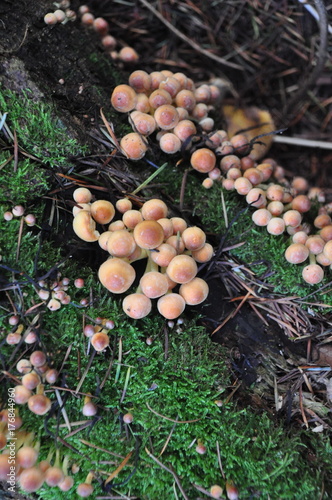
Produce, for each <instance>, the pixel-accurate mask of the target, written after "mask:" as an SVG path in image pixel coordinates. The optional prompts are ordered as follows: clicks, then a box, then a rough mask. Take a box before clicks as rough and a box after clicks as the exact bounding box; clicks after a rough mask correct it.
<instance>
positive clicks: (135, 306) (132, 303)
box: [122, 293, 152, 319]
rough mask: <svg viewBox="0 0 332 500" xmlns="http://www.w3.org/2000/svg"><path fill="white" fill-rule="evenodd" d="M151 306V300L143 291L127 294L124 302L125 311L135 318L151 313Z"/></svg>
mask: <svg viewBox="0 0 332 500" xmlns="http://www.w3.org/2000/svg"><path fill="white" fill-rule="evenodd" d="M151 308H152V303H151V300H150V299H149V297H147V296H146V295H144V294H143V293H132V294H130V295H127V296H126V297H125V298H124V299H123V302H122V309H123V311H124V312H125V313H126V314H127V315H128V316H129V317H130V318H133V319H141V318H144V317H145V316H147V315H148V314H149V313H150V311H151Z"/></svg>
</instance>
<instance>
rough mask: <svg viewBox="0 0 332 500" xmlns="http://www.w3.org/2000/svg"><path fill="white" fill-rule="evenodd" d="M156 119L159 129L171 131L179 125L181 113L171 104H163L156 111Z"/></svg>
mask: <svg viewBox="0 0 332 500" xmlns="http://www.w3.org/2000/svg"><path fill="white" fill-rule="evenodd" d="M154 119H155V120H156V123H157V125H158V127H159V128H161V129H162V130H170V129H172V128H174V127H175V126H176V125H177V124H178V123H179V113H178V112H177V110H176V108H175V107H174V106H172V105H171V104H163V105H162V106H159V107H158V108H157V109H156V111H155V113H154Z"/></svg>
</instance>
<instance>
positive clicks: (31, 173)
mask: <svg viewBox="0 0 332 500" xmlns="http://www.w3.org/2000/svg"><path fill="white" fill-rule="evenodd" d="M11 158H12V156H11V155H10V153H9V152H8V151H6V152H3V153H2V154H1V153H0V168H1V166H2V168H1V170H0V184H1V186H2V189H1V192H0V203H6V204H10V205H16V204H21V203H23V204H24V203H26V202H27V201H29V200H31V198H32V197H33V198H37V197H39V196H42V195H44V194H45V193H46V192H47V191H48V189H49V173H48V172H47V171H46V170H45V169H43V168H41V166H40V165H39V164H38V163H37V162H34V161H32V160H30V159H25V160H22V161H19V162H18V165H17V170H16V171H15V164H14V160H13V159H11ZM8 208H11V206H9V207H8Z"/></svg>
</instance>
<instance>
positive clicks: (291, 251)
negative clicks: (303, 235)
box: [285, 243, 309, 264]
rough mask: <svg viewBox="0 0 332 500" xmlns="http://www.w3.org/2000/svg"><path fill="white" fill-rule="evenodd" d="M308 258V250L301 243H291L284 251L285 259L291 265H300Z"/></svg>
mask: <svg viewBox="0 0 332 500" xmlns="http://www.w3.org/2000/svg"><path fill="white" fill-rule="evenodd" d="M308 257H309V249H308V248H307V247H306V246H305V245H303V244H302V243H292V244H291V245H289V247H288V248H287V249H286V251H285V259H286V260H287V262H290V263H291V264H301V262H304V261H305V260H307V258H308Z"/></svg>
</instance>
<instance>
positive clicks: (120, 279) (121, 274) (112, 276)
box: [98, 257, 136, 293]
mask: <svg viewBox="0 0 332 500" xmlns="http://www.w3.org/2000/svg"><path fill="white" fill-rule="evenodd" d="M135 276H136V273H135V270H134V268H133V267H132V266H131V265H130V264H129V263H128V262H125V261H123V260H121V259H118V258H117V257H114V258H111V259H108V260H107V261H106V262H104V263H103V264H102V265H101V266H100V268H99V271H98V277H99V280H100V281H101V283H102V285H104V287H105V288H107V290H109V291H110V292H112V293H123V292H126V291H127V290H128V288H130V287H131V285H132V284H133V282H134V279H135Z"/></svg>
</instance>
